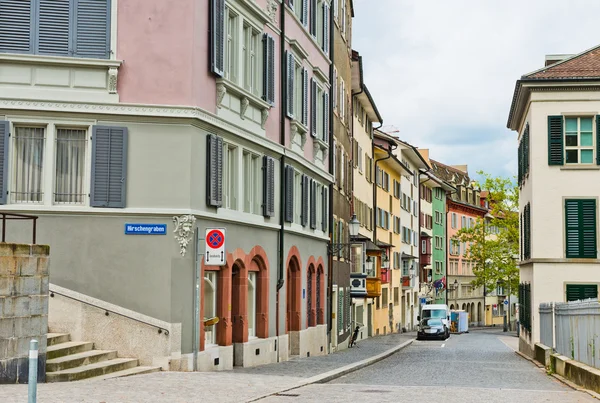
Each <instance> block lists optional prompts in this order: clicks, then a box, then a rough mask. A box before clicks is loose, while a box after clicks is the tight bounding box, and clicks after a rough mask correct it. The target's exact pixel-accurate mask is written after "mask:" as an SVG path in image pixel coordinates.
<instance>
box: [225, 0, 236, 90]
mask: <svg viewBox="0 0 600 403" xmlns="http://www.w3.org/2000/svg"><path fill="white" fill-rule="evenodd" d="M225 21H226V24H227V25H226V30H225V31H226V34H227V36H226V37H225V78H227V79H228V80H230V81H233V82H234V83H237V81H238V78H237V48H238V34H237V29H238V15H237V14H236V13H235V12H233V11H232V10H231V9H230V8H226V11H225Z"/></svg>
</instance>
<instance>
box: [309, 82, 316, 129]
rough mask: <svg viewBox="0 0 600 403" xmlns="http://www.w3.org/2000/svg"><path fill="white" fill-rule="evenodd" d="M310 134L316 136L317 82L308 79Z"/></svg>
mask: <svg viewBox="0 0 600 403" xmlns="http://www.w3.org/2000/svg"><path fill="white" fill-rule="evenodd" d="M310 121H311V122H310V126H311V128H310V134H311V136H313V137H317V82H316V81H315V79H314V78H312V79H311V80H310Z"/></svg>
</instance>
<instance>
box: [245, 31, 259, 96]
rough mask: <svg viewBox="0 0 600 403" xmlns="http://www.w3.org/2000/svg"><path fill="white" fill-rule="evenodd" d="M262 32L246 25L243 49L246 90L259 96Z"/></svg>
mask: <svg viewBox="0 0 600 403" xmlns="http://www.w3.org/2000/svg"><path fill="white" fill-rule="evenodd" d="M259 38H260V32H259V31H258V30H256V29H254V28H253V27H252V26H250V25H247V24H244V44H243V47H242V60H243V64H242V67H243V68H244V72H243V78H244V89H245V90H247V91H248V92H250V93H251V94H254V95H257V96H258V95H259V84H258V83H259V76H258V67H259V66H258V63H259V60H260V59H259V54H258V52H259V40H260V39H259Z"/></svg>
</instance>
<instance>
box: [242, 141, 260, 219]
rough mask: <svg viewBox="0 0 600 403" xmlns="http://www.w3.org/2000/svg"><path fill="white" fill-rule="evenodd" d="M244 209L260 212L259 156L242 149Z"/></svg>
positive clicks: (249, 211) (253, 212) (254, 212)
mask: <svg viewBox="0 0 600 403" xmlns="http://www.w3.org/2000/svg"><path fill="white" fill-rule="evenodd" d="M243 159H244V162H243V163H244V211H245V212H246V213H250V214H260V204H261V191H260V166H259V161H260V158H259V156H258V155H256V154H253V153H251V152H249V151H246V150H244V157H243Z"/></svg>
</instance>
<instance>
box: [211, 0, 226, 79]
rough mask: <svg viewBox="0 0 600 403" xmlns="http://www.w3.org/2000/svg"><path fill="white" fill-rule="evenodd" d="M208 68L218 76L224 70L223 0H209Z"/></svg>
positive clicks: (221, 74)
mask: <svg viewBox="0 0 600 403" xmlns="http://www.w3.org/2000/svg"><path fill="white" fill-rule="evenodd" d="M210 69H211V71H212V73H213V74H215V75H216V76H218V77H223V74H224V72H225V0H210Z"/></svg>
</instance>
